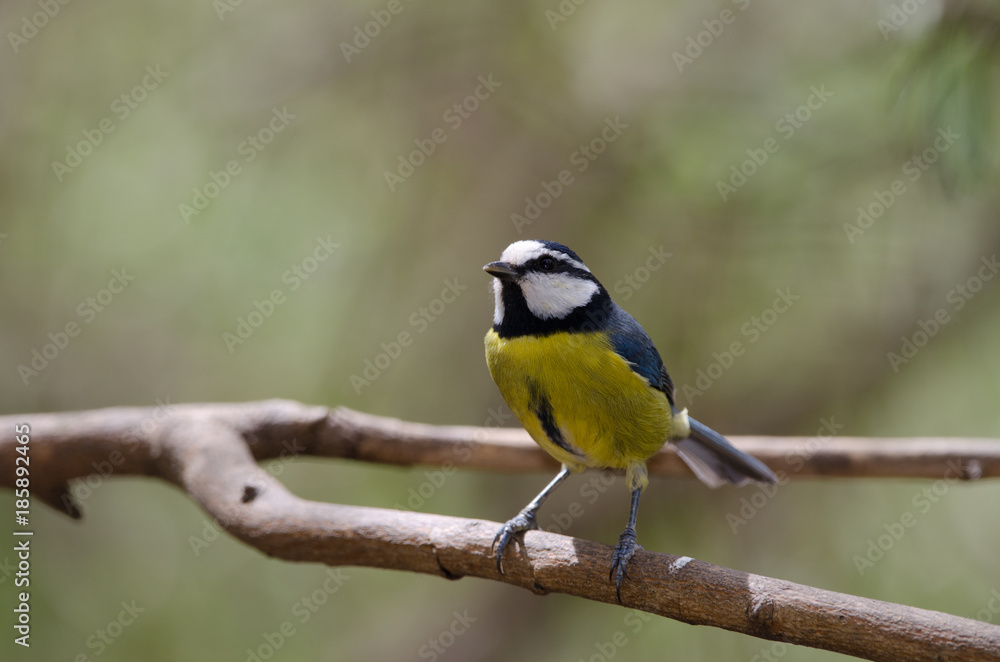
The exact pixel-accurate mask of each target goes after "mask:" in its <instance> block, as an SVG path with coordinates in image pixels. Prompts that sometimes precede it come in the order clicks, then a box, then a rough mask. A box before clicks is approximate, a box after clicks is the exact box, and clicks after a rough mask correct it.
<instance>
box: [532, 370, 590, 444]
mask: <svg viewBox="0 0 1000 662" xmlns="http://www.w3.org/2000/svg"><path fill="white" fill-rule="evenodd" d="M528 394H529V398H530V402H529V403H528V406H529V407H531V411H533V412H534V413H535V416H537V417H538V421H539V423H541V424H542V430H544V431H545V436H546V437H548V438H549V441H551V442H552V443H553V444H555V445H556V446H558V447H559V448H561V449H563V450H564V451H566V452H567V453H570V454H572V455H575V456H576V457H580V453H578V452H577V450H576V449H575V448H573V447H572V446H570V445H569V444H568V443H566V440H565V439H563V436H562V431H561V430H560V429H559V426H557V425H556V420H555V417H554V416H553V415H552V403H551V402H549V399H548V398H547V397H546V396H545V393H543V392H542V389H541V387H540V386H539V385H538V383H537V382H535V381H529V382H528Z"/></svg>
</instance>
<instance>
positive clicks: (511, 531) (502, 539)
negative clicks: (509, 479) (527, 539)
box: [490, 511, 538, 575]
mask: <svg viewBox="0 0 1000 662" xmlns="http://www.w3.org/2000/svg"><path fill="white" fill-rule="evenodd" d="M537 528H538V522H536V521H535V517H534V516H533V515H531V514H529V513H525V512H524V511H521V512H519V513H518V514H517V516H516V517H514V518H513V519H511V520H508V521H507V523H506V524H504V525H503V526H502V527H500V530H499V531H497V535H496V537H494V538H493V545H492V547H491V548H490V549H491V551H493V552H494V553H495V555H496V560H497V570H498V571H499V572H500V574H501V575H502V574H504V572H503V553H504V550H506V549H507V545H508V544H509V543H510V541H511V540H513V539H514V538H515V537H517V535H518V534H519V533H523V532H525V531H529V530H531V529H537Z"/></svg>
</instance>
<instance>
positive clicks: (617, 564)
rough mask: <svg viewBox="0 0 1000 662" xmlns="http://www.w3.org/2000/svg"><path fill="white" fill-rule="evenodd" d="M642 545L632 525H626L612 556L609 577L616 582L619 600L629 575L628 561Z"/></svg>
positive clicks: (619, 600)
mask: <svg viewBox="0 0 1000 662" xmlns="http://www.w3.org/2000/svg"><path fill="white" fill-rule="evenodd" d="M639 549H642V547H641V546H640V545H639V544H638V543H637V542H636V535H635V529H634V528H633V527H631V526H627V527H625V530H624V531H623V532H622V535H621V537H620V538H618V545H617V546H616V547H615V553H614V554H613V555H612V556H611V572H610V573H609V574H608V579H609V580H611V581H613V582H614V583H615V593H616V594H617V595H618V602H621V601H622V581H624V579H625V578H626V577H628V562H629V560H630V559H631V558H632V556H633V555H634V554H635V552H636V550H639Z"/></svg>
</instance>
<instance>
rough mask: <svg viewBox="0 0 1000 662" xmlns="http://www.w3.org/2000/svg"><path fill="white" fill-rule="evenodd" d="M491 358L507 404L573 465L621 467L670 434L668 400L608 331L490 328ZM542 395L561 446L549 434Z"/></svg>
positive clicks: (538, 438)
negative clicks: (510, 334) (522, 332)
mask: <svg viewBox="0 0 1000 662" xmlns="http://www.w3.org/2000/svg"><path fill="white" fill-rule="evenodd" d="M486 362H487V364H488V365H489V368H490V374H491V375H492V376H493V381H495V382H496V384H497V386H498V387H499V388H500V393H501V394H502V395H503V397H504V400H506V402H507V405H508V406H509V407H510V408H511V410H512V411H513V412H514V414H515V415H516V416H517V417H518V419H519V420H520V421H521V424H522V425H524V428H525V429H526V430H527V431H528V434H530V435H531V437H532V438H533V439H534V440H535V441H536V442H537V443H538V444H539V445H540V446H541V447H542V448H544V449H545V450H546V451H548V453H549V454H550V455H552V456H553V457H555V458H556V459H557V460H558V461H560V462H562V463H564V464H567V465H569V466H570V467H573V468H575V469H581V468H583V467H611V468H616V469H624V468H627V467H628V466H629V464H630V463H632V464H635V463H636V462H645V460H646V459H647V458H649V456H651V455H652V454H653V453H655V452H656V451H658V450H659V449H660V448H661V447H662V446H663V444H664V442H666V440H667V437H668V435H669V433H670V425H671V421H670V416H671V414H670V403H669V402H668V401H667V398H666V396H665V395H664V394H663V392H661V391H658V390H656V389H654V388H652V387H650V386H649V384H648V383H647V382H646V380H645V379H643V378H642V377H640V376H639V375H637V374H636V373H635V372H633V371H632V369H631V368H630V367H629V364H628V363H627V362H626V361H625V360H624V359H623V358H622V357H620V356H619V355H618V354H616V353H615V351H614V349H613V348H612V346H611V342H610V340H609V339H608V337H607V335H606V334H604V333H601V332H594V333H572V334H570V333H554V334H551V335H548V336H539V337H536V336H522V337H518V338H508V339H504V338H501V337H500V336H499V335H497V333H496V332H495V331H493V330H492V329H491V330H490V331H489V332H488V333H487V334H486ZM540 396H542V397H544V398H545V399H546V400H547V401H548V402H549V403H550V405H551V415H552V419H553V421H554V423H555V425H556V426H557V427H558V430H559V431H560V433H561V436H562V441H564V442H565V444H564V445H567V446H569V449H566V448H562V447H560V446H559V445H557V444H556V443H554V440H552V439H550V438H549V435H547V434H546V433H545V426H544V425H543V421H542V420H540V419H539V416H538V411H537V402H538V399H539V397H540Z"/></svg>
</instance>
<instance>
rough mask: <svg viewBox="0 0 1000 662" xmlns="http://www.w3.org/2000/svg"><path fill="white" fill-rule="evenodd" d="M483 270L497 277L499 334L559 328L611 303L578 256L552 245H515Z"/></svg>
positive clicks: (495, 314)
mask: <svg viewBox="0 0 1000 662" xmlns="http://www.w3.org/2000/svg"><path fill="white" fill-rule="evenodd" d="M483 270H484V271H486V273H488V274H490V275H491V276H493V277H494V279H495V280H494V281H493V293H494V297H495V300H496V307H495V308H494V311H493V323H494V326H495V328H498V330H499V328H500V327H506V328H507V329H508V330H509V331H512V332H516V333H530V332H537V331H539V330H542V331H554V330H560V327H565V326H566V325H571V324H573V323H574V322H575V321H576V318H578V317H580V316H583V315H585V313H586V312H587V311H588V309H593V308H596V307H599V308H603V307H604V306H605V305H606V301H607V300H609V299H608V294H607V292H606V291H605V289H604V287H603V286H602V285H601V283H600V282H599V281H598V280H597V278H595V277H594V275H593V274H592V273H590V269H588V268H587V265H585V264H584V263H583V260H581V259H580V256H579V255H577V254H576V253H574V252H573V251H571V250H570V249H569V248H567V247H566V246H563V245H562V244H557V243H556V242H554V241H538V240H534V239H532V240H527V241H515V242H514V243H513V244H511V245H510V246H508V247H507V248H506V249H505V250H504V252H503V253H502V254H501V255H500V259H499V260H498V261H496V262H490V263H489V264H487V265H486V266H485V267H483ZM591 317H592V315H591Z"/></svg>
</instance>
